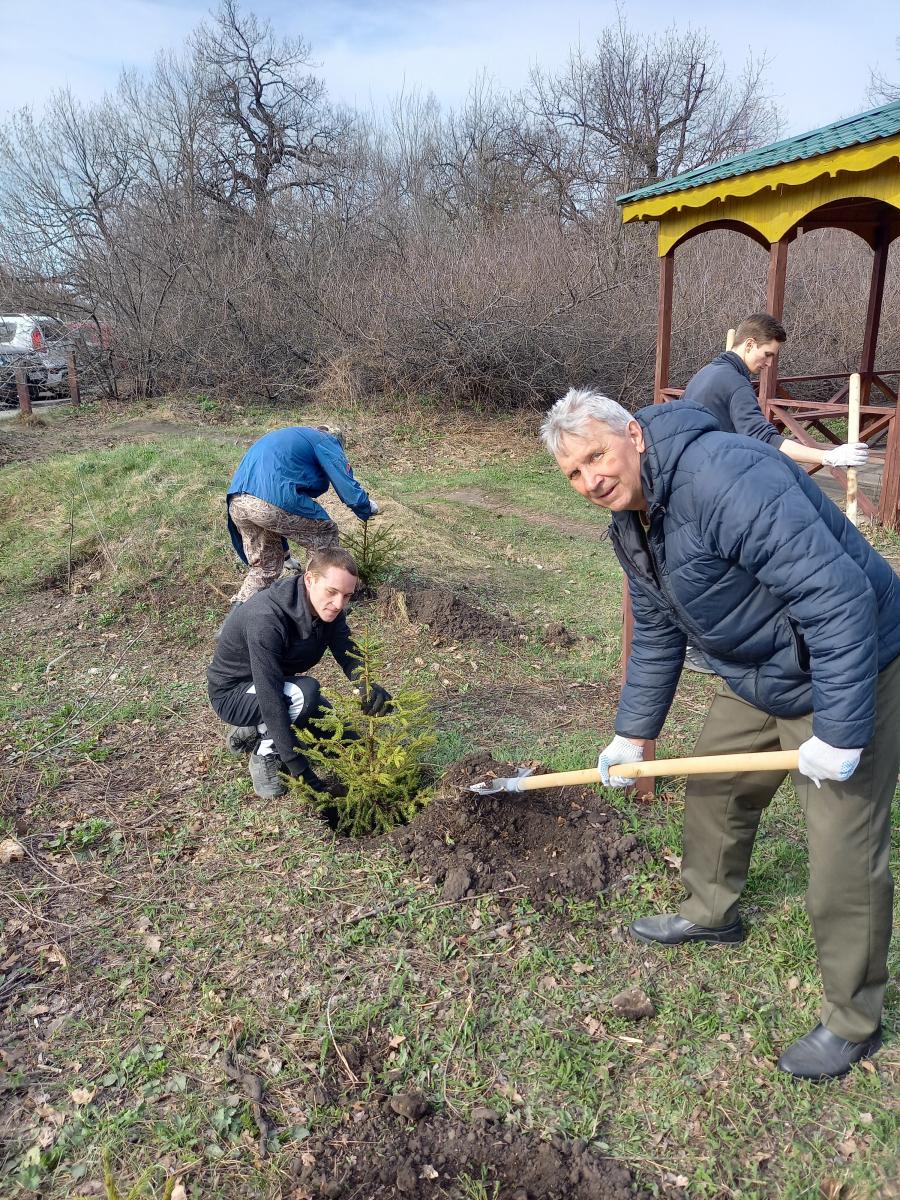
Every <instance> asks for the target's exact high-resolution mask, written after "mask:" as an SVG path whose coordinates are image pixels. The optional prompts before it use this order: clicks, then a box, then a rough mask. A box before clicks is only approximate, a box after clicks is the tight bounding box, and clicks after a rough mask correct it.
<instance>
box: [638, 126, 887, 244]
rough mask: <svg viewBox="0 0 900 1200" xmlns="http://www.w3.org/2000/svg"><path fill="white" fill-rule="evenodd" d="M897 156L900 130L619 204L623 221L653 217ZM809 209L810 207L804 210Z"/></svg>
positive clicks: (877, 163) (872, 165)
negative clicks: (726, 177) (709, 181)
mask: <svg viewBox="0 0 900 1200" xmlns="http://www.w3.org/2000/svg"><path fill="white" fill-rule="evenodd" d="M893 158H900V134H896V135H894V136H893V137H889V138H880V139H879V140H878V141H875V142H866V143H865V144H864V145H862V146H845V147H844V148H843V149H840V150H831V151H830V152H829V153H828V154H819V155H817V156H816V157H815V158H802V159H797V160H796V161H795V162H789V163H779V164H777V165H776V166H773V167H764V168H763V169H762V170H760V171H750V172H748V173H747V174H746V175H736V176H734V177H733V178H731V179H717V180H715V182H713V183H705V184H702V185H701V186H700V187H695V188H686V189H685V190H684V191H681V192H669V193H667V194H666V195H663V196H648V197H647V198H646V199H645V200H634V201H632V202H631V203H630V204H625V205H623V206H622V223H623V224H627V223H628V222H629V221H655V220H658V219H659V218H660V217H661V216H663V215H664V214H665V213H667V212H670V211H671V210H673V209H683V208H702V207H703V206H704V205H706V204H710V203H713V202H715V201H718V202H720V203H721V202H722V201H724V200H726V199H728V198H730V197H734V196H751V195H753V194H754V193H755V192H759V191H762V190H764V189H765V188H776V187H784V186H787V187H802V186H803V185H804V184H807V183H810V182H811V181H812V180H813V179H816V178H817V177H818V176H820V175H832V176H833V175H835V174H836V173H837V172H838V171H853V172H860V171H870V170H872V169H873V168H875V167H880V166H881V165H882V164H884V163H886V162H888V161H889V160H890V159H893ZM807 211H809V210H807Z"/></svg>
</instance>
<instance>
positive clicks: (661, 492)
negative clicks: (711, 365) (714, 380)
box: [634, 400, 719, 512]
mask: <svg viewBox="0 0 900 1200" xmlns="http://www.w3.org/2000/svg"><path fill="white" fill-rule="evenodd" d="M634 419H635V420H636V421H637V422H638V424H639V425H640V426H641V428H642V429H643V431H644V445H645V447H646V449H645V451H644V455H643V458H642V460H641V484H642V486H643V489H644V496H645V497H646V499H647V504H648V506H649V509H650V512H652V511H653V509H654V508H658V507H660V506H662V507H663V508H665V507H666V505H667V504H668V501H669V492H670V489H671V486H672V476H673V475H674V472H675V468H676V466H677V465H678V460H679V459H680V458H681V456H682V454H683V453H684V452H685V450H686V449H687V447H688V446H690V444H691V443H692V442H695V441H696V440H697V438H699V437H702V436H703V435H704V434H706V433H715V432H717V431H718V430H719V426H718V423H717V422H716V419H715V417H713V415H712V413H710V411H709V410H708V409H707V408H704V407H703V405H702V404H694V403H693V402H692V401H690V400H673V401H670V402H669V403H667V404H651V405H648V406H647V407H646V408H641V409H638V411H637V412H636V413H635V414H634Z"/></svg>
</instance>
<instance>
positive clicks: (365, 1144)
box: [294, 1094, 649, 1200]
mask: <svg viewBox="0 0 900 1200" xmlns="http://www.w3.org/2000/svg"><path fill="white" fill-rule="evenodd" d="M473 1118H474V1119H473V1121H472V1123H471V1124H465V1123H463V1122H462V1121H460V1120H458V1119H456V1118H452V1117H448V1116H444V1115H435V1116H433V1115H430V1114H429V1113H428V1110H427V1105H426V1104H425V1102H424V1101H423V1100H422V1098H421V1097H419V1096H418V1095H416V1094H413V1095H411V1096H410V1095H403V1096H395V1097H391V1098H390V1099H388V1100H386V1101H381V1102H380V1103H379V1102H376V1103H375V1104H370V1105H369V1106H368V1107H367V1108H365V1109H357V1110H356V1111H355V1112H354V1113H353V1118H352V1121H351V1123H350V1124H349V1125H348V1126H347V1128H346V1129H344V1130H343V1131H330V1132H328V1133H326V1134H324V1135H318V1136H314V1137H312V1138H310V1139H309V1140H308V1141H306V1142H304V1143H303V1147H304V1153H303V1155H302V1156H301V1157H300V1158H299V1159H298V1160H297V1163H296V1165H295V1168H294V1177H295V1180H296V1183H297V1184H298V1189H297V1193H299V1194H300V1195H302V1196H308V1197H310V1200H319V1198H320V1197H323V1198H324V1197H346V1198H347V1200H350V1197H363V1196H364V1197H366V1200H387V1198H388V1197H390V1198H391V1200H396V1198H397V1197H409V1200H439V1198H442V1200H466V1198H467V1197H473V1196H476V1195H478V1196H480V1195H485V1196H489V1197H492V1198H494V1197H496V1200H635V1198H636V1197H638V1198H640V1197H648V1196H649V1193H648V1192H645V1191H635V1190H632V1189H633V1182H632V1175H631V1172H630V1171H629V1170H628V1169H627V1168H626V1167H623V1166H621V1165H620V1164H619V1163H616V1162H615V1161H613V1160H611V1159H609V1158H604V1157H603V1155H602V1154H600V1153H599V1151H596V1150H593V1149H592V1148H591V1146H590V1145H589V1144H588V1143H586V1142H583V1141H573V1142H569V1141H567V1140H566V1139H565V1138H562V1137H559V1136H556V1137H553V1138H552V1139H551V1140H550V1141H541V1140H540V1139H539V1138H537V1137H535V1136H534V1135H526V1134H522V1133H519V1132H518V1131H516V1130H514V1129H513V1128H512V1127H510V1126H508V1125H505V1124H504V1123H503V1122H502V1121H500V1120H499V1117H498V1115H497V1114H496V1113H495V1112H494V1111H493V1110H491V1109H488V1108H476V1109H475V1110H474V1113H473ZM479 1185H482V1186H483V1189H484V1190H481V1189H480V1188H479V1190H475V1189H476V1188H478V1187H479ZM297 1193H294V1194H297Z"/></svg>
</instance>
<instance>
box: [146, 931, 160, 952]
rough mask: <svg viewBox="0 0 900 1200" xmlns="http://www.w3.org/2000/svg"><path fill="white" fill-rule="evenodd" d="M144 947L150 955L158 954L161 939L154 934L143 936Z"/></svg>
mask: <svg viewBox="0 0 900 1200" xmlns="http://www.w3.org/2000/svg"><path fill="white" fill-rule="evenodd" d="M144 945H145V946H146V947H147V949H148V950H149V951H150V953H151V954H159V952H160V950H161V949H162V938H161V937H157V936H156V934H155V933H145V934H144Z"/></svg>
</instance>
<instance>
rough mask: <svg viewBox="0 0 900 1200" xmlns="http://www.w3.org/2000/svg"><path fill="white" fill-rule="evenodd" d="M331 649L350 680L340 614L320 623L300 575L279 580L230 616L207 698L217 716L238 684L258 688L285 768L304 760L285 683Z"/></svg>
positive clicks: (352, 669)
mask: <svg viewBox="0 0 900 1200" xmlns="http://www.w3.org/2000/svg"><path fill="white" fill-rule="evenodd" d="M326 650H330V651H331V654H332V655H333V657H334V658H335V660H336V661H337V663H338V665H339V666H340V668H341V670H342V671H343V672H344V674H345V675H346V676H347V678H348V679H353V678H354V676H355V674H356V672H357V671H358V670H359V649H358V647H357V645H356V643H355V642H354V641H353V635H352V634H351V632H350V626H349V625H348V624H347V620H346V618H345V617H344V614H343V613H341V615H340V616H339V617H337V619H336V620H334V621H330V622H329V621H323V620H322V619H321V617H319V616H318V615H317V613H316V612H315V610H314V609H313V608H312V606H311V605H310V602H309V596H308V594H307V591H306V586H305V584H304V576H302V575H299V576H293V577H291V578H289V579H279V580H278V582H277V583H273V584H272V586H271V587H269V588H266V590H265V591H263V592H257V594H256V595H255V596H251V597H250V599H249V600H247V601H246V602H245V603H244V604H241V605H239V606H238V607H236V608H235V609H234V610H233V611H232V613H231V614H230V615H229V617H228V619H227V620H226V622H225V625H224V628H223V629H222V633H221V636H220V637H219V640H218V642H217V643H216V652H215V655H214V656H213V660H212V663H211V664H210V666H209V668H208V669H207V672H206V678H207V683H208V690H209V699H210V703H211V704H212V706H213V708H214V709H215V711H216V712H217V713H218V714H219V715H220V716H221V715H222V709H223V708H227V700H228V697H229V695H230V694H232V693H233V692H234V690H235V689H236V688H239V689H241V690H242V691H246V690H247V688H249V687H250V685H251V684H254V685H255V686H256V698H257V700H258V701H259V711H260V715H261V716H262V719H263V721H264V722H265V724H266V728H267V729H268V731H269V737H271V738H272V740H273V741H274V743H275V749H276V750H277V751H278V755H279V757H280V758H281V761H282V762H283V763H284V767H285V770H286V771H289V772H290V774H292V775H298V774H299V773H300V769H301V768H302V766H303V765H304V763H305V759H304V758H303V757H302V755H301V754H300V753H299V750H298V749H297V747H296V746H295V744H294V734H293V730H292V728H291V722H290V718H289V717H288V705H287V701H286V699H285V695H284V691H283V688H284V682H285V679H287V678H288V677H289V676H292V675H302V674H303V673H304V672H306V671H308V670H309V669H310V667H314V666H315V665H316V663H317V662H320V661H321V659H322V658H323V656H324V654H325V651H326Z"/></svg>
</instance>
